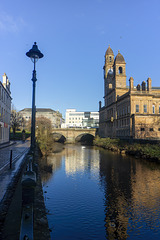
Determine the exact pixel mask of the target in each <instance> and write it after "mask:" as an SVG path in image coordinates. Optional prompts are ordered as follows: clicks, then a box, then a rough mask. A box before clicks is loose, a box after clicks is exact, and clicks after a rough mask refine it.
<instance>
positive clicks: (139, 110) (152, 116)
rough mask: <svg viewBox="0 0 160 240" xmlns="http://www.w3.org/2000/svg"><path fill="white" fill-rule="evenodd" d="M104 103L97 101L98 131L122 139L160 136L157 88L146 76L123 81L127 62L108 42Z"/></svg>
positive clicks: (159, 106)
mask: <svg viewBox="0 0 160 240" xmlns="http://www.w3.org/2000/svg"><path fill="white" fill-rule="evenodd" d="M103 69H104V106H103V107H102V105H101V102H99V135H100V136H101V137H110V138H124V139H160V88H159V87H152V80H151V78H148V79H147V81H146V82H145V81H143V82H142V83H141V84H138V85H137V86H134V79H133V78H132V77H130V79H129V87H127V85H126V62H125V60H124V57H123V56H122V54H121V53H120V52H118V54H117V56H116V57H114V53H113V51H112V49H111V47H110V46H109V47H108V49H107V51H106V54H105V64H104V68H103Z"/></svg>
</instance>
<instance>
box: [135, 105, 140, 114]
mask: <svg viewBox="0 0 160 240" xmlns="http://www.w3.org/2000/svg"><path fill="white" fill-rule="evenodd" d="M136 112H137V113H138V112H139V105H136Z"/></svg>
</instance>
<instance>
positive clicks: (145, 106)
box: [143, 105, 147, 113]
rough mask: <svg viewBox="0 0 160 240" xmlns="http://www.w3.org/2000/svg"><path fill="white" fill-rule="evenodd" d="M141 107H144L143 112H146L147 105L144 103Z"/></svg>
mask: <svg viewBox="0 0 160 240" xmlns="http://www.w3.org/2000/svg"><path fill="white" fill-rule="evenodd" d="M143 107H144V113H146V112H147V105H144V106H143Z"/></svg>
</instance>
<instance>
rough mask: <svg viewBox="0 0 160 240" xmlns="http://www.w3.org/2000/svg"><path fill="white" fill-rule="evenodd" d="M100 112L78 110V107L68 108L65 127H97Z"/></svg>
mask: <svg viewBox="0 0 160 240" xmlns="http://www.w3.org/2000/svg"><path fill="white" fill-rule="evenodd" d="M98 126H99V112H77V111H76V109H66V118H65V124H64V125H63V127H65V128H91V127H93V128H94V127H95V128H97V127H98Z"/></svg>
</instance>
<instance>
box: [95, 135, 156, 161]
mask: <svg viewBox="0 0 160 240" xmlns="http://www.w3.org/2000/svg"><path fill="white" fill-rule="evenodd" d="M93 144H94V145H95V146H98V147H102V148H105V149H108V150H111V151H114V152H118V153H121V154H127V155H132V156H135V157H137V158H138V157H139V158H144V159H147V160H150V161H156V162H160V144H159V143H155V144H152V143H141V144H140V143H129V142H127V141H124V140H120V139H110V138H100V137H98V136H97V137H96V138H95V139H94V141H93Z"/></svg>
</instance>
